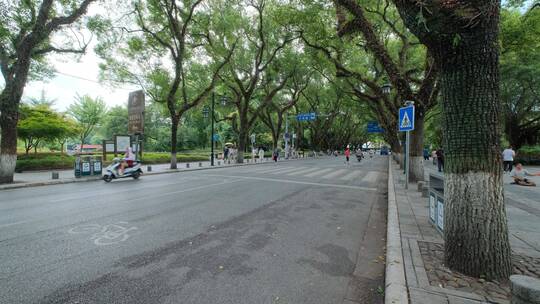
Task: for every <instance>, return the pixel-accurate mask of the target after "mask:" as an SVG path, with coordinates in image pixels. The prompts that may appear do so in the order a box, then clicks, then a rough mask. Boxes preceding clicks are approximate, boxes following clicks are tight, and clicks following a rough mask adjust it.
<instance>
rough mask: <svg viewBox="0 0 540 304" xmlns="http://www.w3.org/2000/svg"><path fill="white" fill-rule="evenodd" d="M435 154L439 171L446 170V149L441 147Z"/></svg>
mask: <svg viewBox="0 0 540 304" xmlns="http://www.w3.org/2000/svg"><path fill="white" fill-rule="evenodd" d="M435 154H436V155H437V167H438V169H439V172H442V171H443V170H444V150H443V149H442V148H439V149H438V150H437V152H435Z"/></svg>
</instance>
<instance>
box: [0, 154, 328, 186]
mask: <svg viewBox="0 0 540 304" xmlns="http://www.w3.org/2000/svg"><path fill="white" fill-rule="evenodd" d="M319 158H323V157H317V158H315V157H306V158H297V159H283V160H280V161H279V162H290V161H298V160H307V159H319ZM273 163H274V162H273V161H272V162H270V161H268V162H264V163H242V164H230V165H222V166H214V167H211V166H210V167H195V168H184V169H175V170H171V169H167V170H166V171H157V172H143V176H144V175H161V174H172V173H182V172H192V171H200V170H212V169H222V168H233V167H244V166H254V165H264V164H273ZM101 179H102V177H101V176H100V177H89V178H71V179H64V180H51V181H41V182H33V183H32V182H29V183H20V184H9V185H4V186H2V185H0V191H3V190H12V189H21V188H30V187H42V186H52V185H64V184H74V183H84V182H93V181H99V180H101Z"/></svg>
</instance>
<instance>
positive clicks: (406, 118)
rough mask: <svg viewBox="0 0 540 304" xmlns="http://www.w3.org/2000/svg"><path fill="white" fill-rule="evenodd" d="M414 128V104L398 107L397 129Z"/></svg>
mask: <svg viewBox="0 0 540 304" xmlns="http://www.w3.org/2000/svg"><path fill="white" fill-rule="evenodd" d="M412 130H414V106H413V105H411V106H407V107H404V108H400V109H399V131H400V132H405V131H412Z"/></svg>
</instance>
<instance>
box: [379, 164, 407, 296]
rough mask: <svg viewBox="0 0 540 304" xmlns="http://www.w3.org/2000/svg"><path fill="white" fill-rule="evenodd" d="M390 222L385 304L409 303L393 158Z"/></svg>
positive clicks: (389, 207) (390, 175)
mask: <svg viewBox="0 0 540 304" xmlns="http://www.w3.org/2000/svg"><path fill="white" fill-rule="evenodd" d="M388 163H389V164H388V220H387V228H386V276H385V292H384V303H385V304H399V303H401V304H406V303H409V297H408V291H407V283H406V281H405V268H404V264H403V251H402V248H401V231H400V228H399V217H398V210H397V203H396V190H395V188H394V177H393V173H392V158H391V157H389V158H388Z"/></svg>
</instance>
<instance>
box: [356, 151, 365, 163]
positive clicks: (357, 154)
mask: <svg viewBox="0 0 540 304" xmlns="http://www.w3.org/2000/svg"><path fill="white" fill-rule="evenodd" d="M362 158H364V155H362V153H356V160H358V162H360V161H361V160H362Z"/></svg>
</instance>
